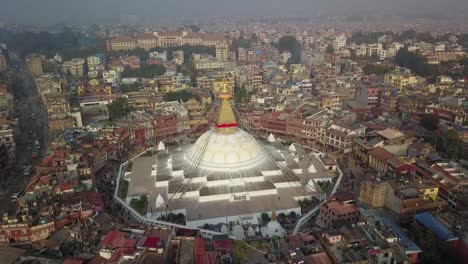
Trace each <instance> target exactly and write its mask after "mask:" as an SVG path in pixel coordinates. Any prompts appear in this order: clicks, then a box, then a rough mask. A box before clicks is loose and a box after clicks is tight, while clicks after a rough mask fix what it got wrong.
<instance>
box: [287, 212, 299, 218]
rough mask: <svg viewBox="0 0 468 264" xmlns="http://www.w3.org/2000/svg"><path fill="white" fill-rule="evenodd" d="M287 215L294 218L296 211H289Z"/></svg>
mask: <svg viewBox="0 0 468 264" xmlns="http://www.w3.org/2000/svg"><path fill="white" fill-rule="evenodd" d="M289 217H290V218H291V219H296V217H297V214H296V212H294V211H291V212H290V213H289Z"/></svg>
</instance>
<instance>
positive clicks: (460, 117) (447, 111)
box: [425, 103, 468, 125]
mask: <svg viewBox="0 0 468 264" xmlns="http://www.w3.org/2000/svg"><path fill="white" fill-rule="evenodd" d="M425 112H426V113H432V114H434V115H436V116H438V117H439V118H440V120H441V122H442V123H445V124H448V125H454V124H455V125H462V124H463V123H464V122H465V121H466V120H468V113H467V112H466V111H465V110H464V109H463V108H462V107H455V106H448V105H443V104H437V103H432V104H430V105H427V106H426V109H425Z"/></svg>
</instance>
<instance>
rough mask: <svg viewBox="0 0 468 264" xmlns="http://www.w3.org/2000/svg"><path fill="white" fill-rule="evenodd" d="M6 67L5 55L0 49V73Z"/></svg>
mask: <svg viewBox="0 0 468 264" xmlns="http://www.w3.org/2000/svg"><path fill="white" fill-rule="evenodd" d="M7 67H8V60H7V55H6V54H3V51H2V50H1V49H0V71H3V70H5V69H6V68H7Z"/></svg>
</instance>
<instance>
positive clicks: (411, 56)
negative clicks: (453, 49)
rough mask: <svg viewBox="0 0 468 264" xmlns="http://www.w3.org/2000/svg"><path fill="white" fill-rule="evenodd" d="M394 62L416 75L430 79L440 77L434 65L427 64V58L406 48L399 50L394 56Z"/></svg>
mask: <svg viewBox="0 0 468 264" xmlns="http://www.w3.org/2000/svg"><path fill="white" fill-rule="evenodd" d="M395 62H396V63H397V64H398V65H399V66H402V67H405V68H408V69H411V70H412V71H413V72H415V73H416V74H419V75H422V76H425V77H430V76H438V75H440V73H439V69H438V68H437V66H435V65H430V64H428V63H427V58H426V57H424V56H422V55H421V54H419V53H416V52H412V51H409V50H408V49H407V48H402V49H400V50H399V51H398V52H397V54H396V55H395Z"/></svg>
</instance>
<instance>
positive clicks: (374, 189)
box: [359, 178, 387, 208]
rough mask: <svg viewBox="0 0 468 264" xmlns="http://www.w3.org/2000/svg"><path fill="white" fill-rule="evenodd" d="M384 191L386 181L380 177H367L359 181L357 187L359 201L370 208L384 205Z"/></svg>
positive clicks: (385, 189)
mask: <svg viewBox="0 0 468 264" xmlns="http://www.w3.org/2000/svg"><path fill="white" fill-rule="evenodd" d="M386 191H387V182H386V181H384V180H381V179H380V178H372V179H367V180H365V181H363V182H362V183H361V186H360V188H359V202H361V203H364V204H367V205H369V206H371V207H372V208H380V207H384V205H385V193H386Z"/></svg>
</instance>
